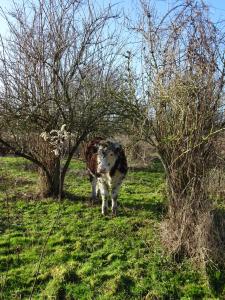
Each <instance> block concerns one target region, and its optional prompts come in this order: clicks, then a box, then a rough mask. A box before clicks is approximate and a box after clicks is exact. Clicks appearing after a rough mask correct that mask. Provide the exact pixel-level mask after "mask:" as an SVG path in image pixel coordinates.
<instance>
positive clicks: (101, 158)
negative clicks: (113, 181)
mask: <svg viewBox="0 0 225 300" xmlns="http://www.w3.org/2000/svg"><path fill="white" fill-rule="evenodd" d="M117 158H118V155H117V154H115V153H114V152H113V151H112V150H109V149H107V148H104V147H103V146H100V147H99V149H98V155H97V173H103V174H104V173H109V172H110V170H111V169H112V167H113V166H114V165H115V162H116V160H117Z"/></svg>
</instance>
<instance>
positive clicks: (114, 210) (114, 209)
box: [112, 208, 117, 217]
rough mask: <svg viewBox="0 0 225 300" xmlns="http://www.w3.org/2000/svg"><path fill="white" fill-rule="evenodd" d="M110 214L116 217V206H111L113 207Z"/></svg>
mask: <svg viewBox="0 0 225 300" xmlns="http://www.w3.org/2000/svg"><path fill="white" fill-rule="evenodd" d="M112 216H113V217H116V216H117V209H116V208H113V209H112Z"/></svg>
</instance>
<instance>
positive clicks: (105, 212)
mask: <svg viewBox="0 0 225 300" xmlns="http://www.w3.org/2000/svg"><path fill="white" fill-rule="evenodd" d="M107 213H108V208H107V207H103V208H102V215H103V216H106V215H107Z"/></svg>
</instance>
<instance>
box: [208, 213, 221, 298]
mask: <svg viewBox="0 0 225 300" xmlns="http://www.w3.org/2000/svg"><path fill="white" fill-rule="evenodd" d="M212 213H213V228H212V234H213V235H215V236H216V240H215V243H216V244H215V253H216V254H215V262H214V263H211V264H209V265H208V266H207V275H208V278H209V285H210V287H211V289H212V290H213V292H214V294H215V296H216V297H220V296H221V294H222V298H221V299H224V297H225V250H224V249H225V210H224V209H221V208H216V209H215V210H214V211H213V212H212Z"/></svg>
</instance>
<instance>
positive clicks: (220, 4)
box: [0, 0, 225, 35]
mask: <svg viewBox="0 0 225 300" xmlns="http://www.w3.org/2000/svg"><path fill="white" fill-rule="evenodd" d="M14 1H15V3H18V4H19V3H21V2H22V0H14ZM137 1H138V0H111V1H110V0H96V2H97V3H98V4H100V5H101V6H104V5H107V3H109V2H110V3H112V4H118V7H120V8H123V9H124V11H125V12H126V13H128V14H132V15H134V14H135V3H136V2H137ZM151 2H152V3H153V4H155V5H156V7H157V8H158V10H165V9H166V8H167V6H168V5H172V3H174V2H175V1H174V0H152V1H151ZM11 3H12V1H11V0H0V6H1V7H2V8H3V9H7V10H10V8H11ZM206 3H207V4H208V5H209V6H210V11H211V15H212V18H213V19H214V20H218V19H220V20H221V19H225V0H206ZM5 33H6V24H5V23H4V22H3V19H2V16H1V15H0V34H2V35H4V34H5Z"/></svg>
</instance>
